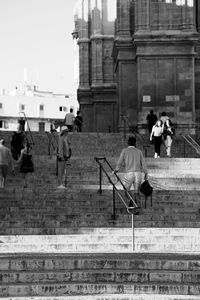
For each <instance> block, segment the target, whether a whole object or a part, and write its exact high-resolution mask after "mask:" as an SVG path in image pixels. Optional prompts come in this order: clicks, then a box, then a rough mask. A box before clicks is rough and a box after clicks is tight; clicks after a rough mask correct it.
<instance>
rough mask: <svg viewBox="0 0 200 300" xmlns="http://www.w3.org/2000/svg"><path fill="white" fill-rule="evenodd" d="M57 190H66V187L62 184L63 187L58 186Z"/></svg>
mask: <svg viewBox="0 0 200 300" xmlns="http://www.w3.org/2000/svg"><path fill="white" fill-rule="evenodd" d="M57 189H66V187H65V186H64V185H63V184H61V185H59V186H57Z"/></svg>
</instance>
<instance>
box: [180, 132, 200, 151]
mask: <svg viewBox="0 0 200 300" xmlns="http://www.w3.org/2000/svg"><path fill="white" fill-rule="evenodd" d="M182 138H183V139H184V141H186V142H187V143H188V144H189V145H190V146H191V147H192V148H193V149H194V150H195V151H196V153H197V154H200V145H199V144H198V143H197V141H195V140H194V139H193V138H192V137H191V135H189V134H187V135H182ZM184 146H185V144H184ZM184 155H185V147H184Z"/></svg>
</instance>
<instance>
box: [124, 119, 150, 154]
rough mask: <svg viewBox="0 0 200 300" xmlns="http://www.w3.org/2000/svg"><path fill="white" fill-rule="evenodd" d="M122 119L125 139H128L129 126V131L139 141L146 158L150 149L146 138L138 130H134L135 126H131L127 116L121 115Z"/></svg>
mask: <svg viewBox="0 0 200 300" xmlns="http://www.w3.org/2000/svg"><path fill="white" fill-rule="evenodd" d="M121 119H122V120H123V121H124V139H126V128H127V126H128V128H129V131H131V133H132V134H133V135H134V136H135V137H137V138H138V139H139V141H140V143H141V145H142V147H143V149H144V154H145V157H147V150H148V148H149V147H150V146H149V144H147V143H146V141H145V140H144V138H143V137H142V136H141V135H140V134H139V133H138V132H137V131H136V130H134V128H133V126H131V125H130V121H129V118H128V117H127V116H125V115H121Z"/></svg>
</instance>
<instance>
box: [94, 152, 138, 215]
mask: <svg viewBox="0 0 200 300" xmlns="http://www.w3.org/2000/svg"><path fill="white" fill-rule="evenodd" d="M94 159H95V160H96V162H97V163H98V164H99V166H100V170H103V172H104V173H105V175H106V177H107V178H108V180H109V182H110V183H111V184H112V186H113V188H114V189H115V190H116V191H117V193H118V195H119V197H120V199H121V200H122V202H123V203H124V205H125V207H126V209H127V211H128V213H130V211H129V210H130V209H129V207H128V205H127V204H126V202H125V201H124V199H123V197H122V196H121V194H120V193H119V191H118V189H117V187H116V184H115V183H113V181H112V179H111V177H110V175H109V174H108V172H107V171H106V170H105V168H104V167H103V165H102V162H105V163H106V164H107V165H108V166H109V168H110V169H111V171H114V169H113V168H112V166H111V165H110V163H109V162H108V160H107V158H106V157H95V158H94ZM101 174H102V173H101V171H100V189H99V192H100V193H102V176H101ZM114 175H115V176H116V178H117V182H119V183H120V184H121V186H122V187H123V189H124V191H125V192H126V194H127V195H128V198H129V199H130V200H132V201H133V205H134V208H137V207H138V206H137V204H136V203H135V201H134V199H133V197H132V196H131V194H130V193H129V191H128V190H127V189H126V187H125V185H124V184H123V182H122V180H121V179H120V177H119V176H118V175H117V174H116V173H115V174H114Z"/></svg>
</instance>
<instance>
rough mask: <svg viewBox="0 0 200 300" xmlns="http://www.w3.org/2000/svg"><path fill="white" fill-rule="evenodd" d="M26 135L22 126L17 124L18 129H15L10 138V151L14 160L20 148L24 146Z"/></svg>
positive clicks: (17, 156)
mask: <svg viewBox="0 0 200 300" xmlns="http://www.w3.org/2000/svg"><path fill="white" fill-rule="evenodd" d="M25 140H26V135H25V133H24V131H23V130H22V126H21V125H20V124H19V125H18V131H15V132H14V133H13V135H12V138H11V153H12V156H13V159H14V160H18V159H19V157H20V154H21V150H22V149H23V148H24V144H25Z"/></svg>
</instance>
